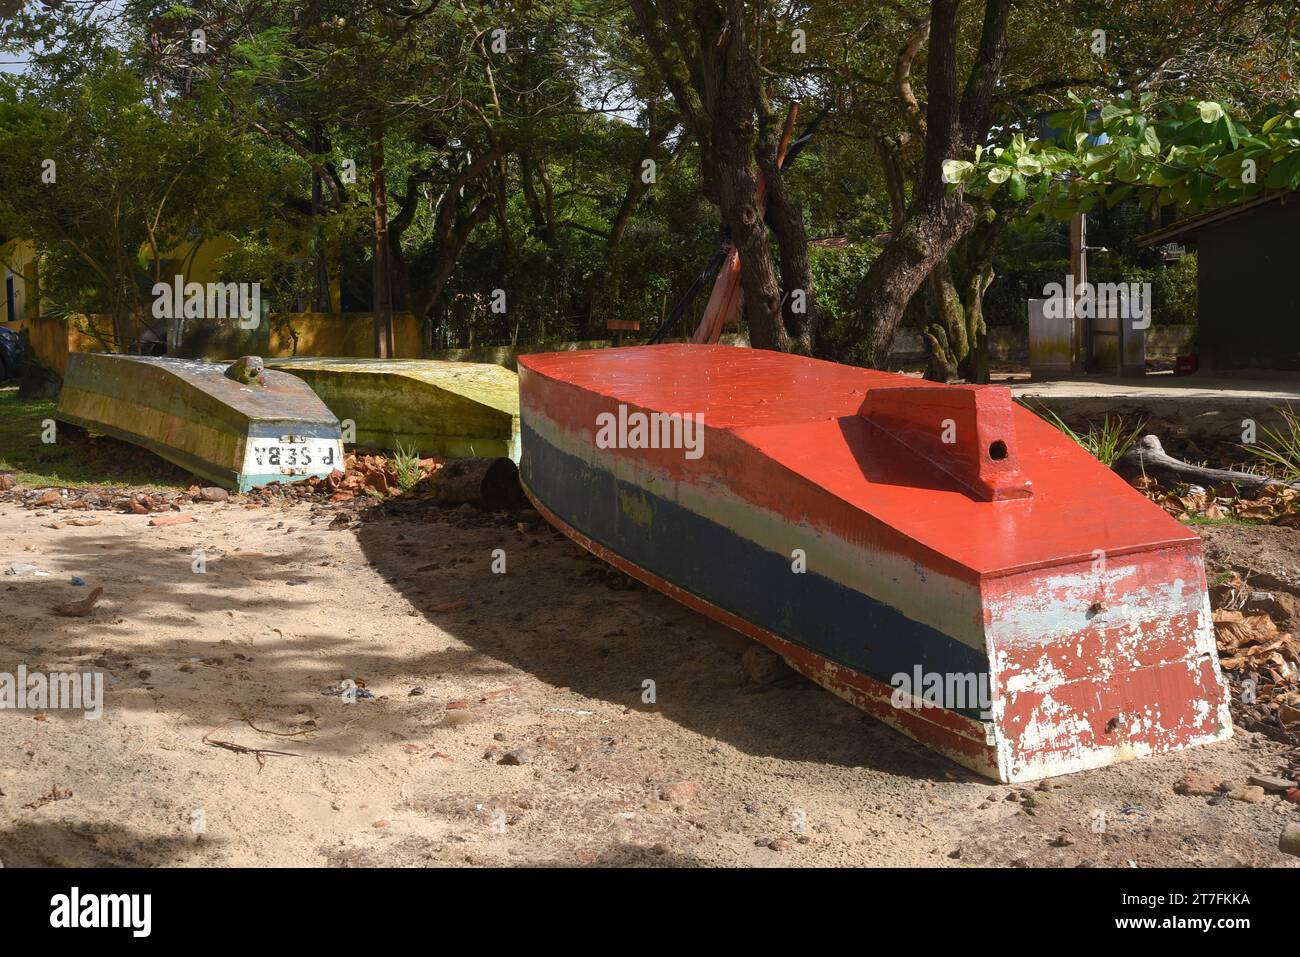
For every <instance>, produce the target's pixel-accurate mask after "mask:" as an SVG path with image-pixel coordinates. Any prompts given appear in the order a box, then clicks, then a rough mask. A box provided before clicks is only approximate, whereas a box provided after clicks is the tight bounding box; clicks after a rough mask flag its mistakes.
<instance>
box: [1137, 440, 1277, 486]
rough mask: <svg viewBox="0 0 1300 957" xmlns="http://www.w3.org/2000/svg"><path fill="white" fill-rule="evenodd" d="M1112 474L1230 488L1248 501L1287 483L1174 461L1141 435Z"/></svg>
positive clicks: (1154, 443)
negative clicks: (1269, 489) (1243, 495)
mask: <svg viewBox="0 0 1300 957" xmlns="http://www.w3.org/2000/svg"><path fill="white" fill-rule="evenodd" d="M1115 471H1116V472H1118V473H1119V474H1120V475H1123V476H1124V477H1125V478H1130V479H1131V478H1134V477H1136V476H1138V475H1149V476H1151V477H1152V478H1154V479H1156V480H1157V481H1159V482H1161V483H1162V484H1165V485H1177V484H1184V485H1201V486H1204V487H1205V488H1213V487H1214V486H1216V485H1233V486H1235V487H1236V488H1237V489H1238V490H1239V491H1240V492H1241V493H1243V494H1245V495H1247V496H1248V497H1251V498H1253V497H1255V496H1257V495H1259V493H1260V492H1261V491H1263V489H1265V488H1266V487H1267V486H1269V485H1286V484H1287V483H1286V482H1282V481H1279V480H1278V479H1275V478H1269V477H1268V476H1267V475H1253V474H1251V473H1250V472H1237V471H1233V470H1230V469H1210V468H1204V467H1203V466H1199V465H1192V464H1191V463H1190V462H1184V461H1183V460H1182V459H1176V458H1174V457H1173V456H1172V455H1170V454H1169V453H1167V452H1166V451H1165V449H1164V446H1163V445H1161V444H1160V439H1159V438H1157V437H1156V436H1154V435H1144V436H1143V437H1142V438H1141V440H1139V441H1138V442H1137V443H1136V444H1135V445H1134V446H1133V447H1132V448H1131V449H1129V450H1128V451H1127V452H1125V453H1124V455H1123V456H1122V457H1121V458H1120V460H1119V461H1118V462H1116V463H1115Z"/></svg>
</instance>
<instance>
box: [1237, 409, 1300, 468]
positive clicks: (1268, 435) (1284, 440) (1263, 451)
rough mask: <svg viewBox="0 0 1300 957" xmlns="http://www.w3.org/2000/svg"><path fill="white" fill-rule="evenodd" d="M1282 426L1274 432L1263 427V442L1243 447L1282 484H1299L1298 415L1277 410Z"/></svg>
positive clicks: (1299, 439) (1299, 434) (1299, 448)
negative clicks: (1282, 482)
mask: <svg viewBox="0 0 1300 957" xmlns="http://www.w3.org/2000/svg"><path fill="white" fill-rule="evenodd" d="M1277 412H1278V414H1279V415H1281V416H1282V425H1280V426H1278V428H1277V429H1276V430H1274V429H1270V428H1268V427H1267V426H1264V427H1263V428H1261V429H1260V431H1261V432H1263V433H1264V441H1263V442H1260V443H1257V444H1255V445H1247V446H1243V447H1244V448H1245V450H1246V451H1247V452H1249V453H1250V454H1251V455H1253V456H1255V458H1256V459H1259V460H1260V464H1261V465H1263V466H1264V469H1265V470H1267V471H1268V472H1269V473H1270V474H1272V475H1274V476H1276V477H1277V478H1280V479H1281V480H1282V481H1284V482H1300V414H1297V413H1296V412H1295V410H1293V409H1289V408H1288V409H1278V410H1277Z"/></svg>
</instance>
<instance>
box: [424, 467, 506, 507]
mask: <svg viewBox="0 0 1300 957" xmlns="http://www.w3.org/2000/svg"><path fill="white" fill-rule="evenodd" d="M430 486H431V487H432V489H433V496H434V499H435V500H436V501H437V502H438V503H439V504H441V505H464V504H465V503H467V502H468V503H469V504H471V505H478V506H480V507H481V508H486V509H490V510H493V511H495V510H497V509H501V508H510V507H511V506H513V505H518V504H520V503H522V502H523V500H524V492H523V488H522V487H521V486H520V484H519V469H518V468H517V467H516V466H515V463H514V462H512V461H511V460H510V459H508V458H472V459H449V460H448V461H446V462H445V463H443V466H442V468H440V469H438V471H437V472H435V473H434V474H433V476H432V477H431V478H430Z"/></svg>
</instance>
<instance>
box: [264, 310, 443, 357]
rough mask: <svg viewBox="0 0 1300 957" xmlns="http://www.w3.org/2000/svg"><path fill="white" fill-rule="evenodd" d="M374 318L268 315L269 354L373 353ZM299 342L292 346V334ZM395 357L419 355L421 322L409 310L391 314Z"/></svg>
mask: <svg viewBox="0 0 1300 957" xmlns="http://www.w3.org/2000/svg"><path fill="white" fill-rule="evenodd" d="M374 329H375V327H374V320H373V318H372V317H371V315H370V313H368V312H346V313H343V314H341V315H330V314H328V313H322V312H299V313H294V314H292V315H287V316H285V315H273V316H271V330H270V332H271V345H270V348H269V349H268V350H267V354H268V355H271V356H294V355H298V356H339V357H347V358H362V359H364V358H369V357H372V356H374V354H375V332H374ZM295 333H296V334H297V337H298V341H297V346H296V349H295V344H294V334H295ZM393 342H394V346H395V348H396V355H395V356H394V358H397V359H418V358H419V357H420V349H421V341H420V323H419V322H417V321H416V318H415V316H414V315H412V314H411V313H409V312H399V313H397V314H395V315H394V316H393Z"/></svg>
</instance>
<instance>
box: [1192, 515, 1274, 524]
mask: <svg viewBox="0 0 1300 957" xmlns="http://www.w3.org/2000/svg"><path fill="white" fill-rule="evenodd" d="M1178 521H1180V522H1182V523H1183V524H1184V525H1272V524H1273V523H1272V522H1270V521H1268V520H1266V519H1262V518H1237V517H1236V516H1234V515H1225V516H1223V518H1210V517H1209V516H1208V515H1188V516H1187V517H1186V518H1180V519H1179V520H1178Z"/></svg>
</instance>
